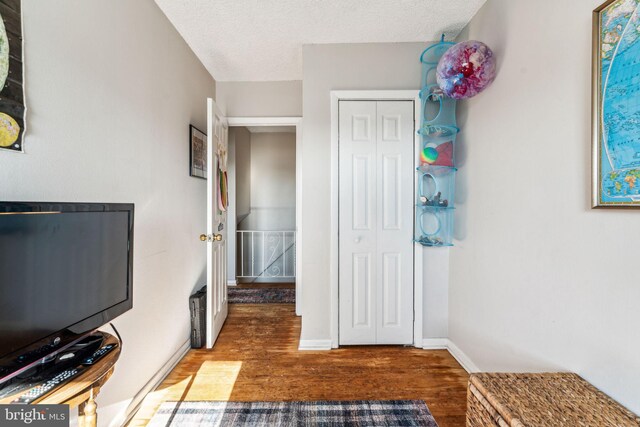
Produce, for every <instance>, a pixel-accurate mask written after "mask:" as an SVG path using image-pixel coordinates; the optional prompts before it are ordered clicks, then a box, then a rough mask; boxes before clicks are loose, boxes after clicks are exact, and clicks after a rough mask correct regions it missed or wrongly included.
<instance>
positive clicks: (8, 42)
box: [0, 0, 25, 152]
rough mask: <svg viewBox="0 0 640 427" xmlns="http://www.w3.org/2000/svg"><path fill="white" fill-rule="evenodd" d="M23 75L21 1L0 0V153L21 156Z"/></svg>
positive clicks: (23, 128) (22, 137) (22, 138)
mask: <svg viewBox="0 0 640 427" xmlns="http://www.w3.org/2000/svg"><path fill="white" fill-rule="evenodd" d="M22 74H23V73H22V17H21V10H20V0H0V151H7V150H8V151H13V152H23V147H22V142H23V140H24V130H25V105H24V87H23V80H22Z"/></svg>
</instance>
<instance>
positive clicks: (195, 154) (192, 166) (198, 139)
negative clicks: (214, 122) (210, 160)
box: [189, 125, 207, 179]
mask: <svg viewBox="0 0 640 427" xmlns="http://www.w3.org/2000/svg"><path fill="white" fill-rule="evenodd" d="M189 175H191V176H195V177H197V178H202V179H207V135H206V134H205V133H204V132H202V131H201V130H199V129H198V128H196V127H195V126H191V125H189Z"/></svg>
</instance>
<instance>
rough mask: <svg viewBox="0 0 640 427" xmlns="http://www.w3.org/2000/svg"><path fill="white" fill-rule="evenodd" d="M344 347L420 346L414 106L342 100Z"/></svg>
mask: <svg viewBox="0 0 640 427" xmlns="http://www.w3.org/2000/svg"><path fill="white" fill-rule="evenodd" d="M339 173H340V177H339V193H340V195H339V224H340V225H339V238H338V244H339V308H340V312H339V316H340V317H339V343H340V344H342V345H344V344H346V345H348V344H412V343H413V319H414V312H413V307H414V303H413V205H414V191H413V183H414V103H413V102H412V101H340V102H339Z"/></svg>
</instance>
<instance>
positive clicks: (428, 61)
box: [415, 0, 640, 246]
mask: <svg viewBox="0 0 640 427" xmlns="http://www.w3.org/2000/svg"><path fill="white" fill-rule="evenodd" d="M638 1H640V0H638ZM420 62H421V63H422V90H421V91H420V99H421V101H422V119H421V125H420V130H419V131H418V133H419V134H420V136H421V143H422V145H421V147H420V148H421V152H420V160H419V163H420V166H419V167H418V194H417V196H416V199H417V202H416V216H415V218H416V227H415V241H416V242H417V243H420V244H421V245H423V246H452V245H453V210H454V199H455V189H456V171H457V169H456V167H455V143H456V137H457V135H458V132H459V130H460V129H459V128H458V126H457V124H456V100H458V99H467V98H471V97H472V96H475V95H477V94H478V93H480V92H481V91H483V90H484V89H486V88H487V87H488V86H489V85H490V84H491V83H492V82H493V80H494V78H495V75H496V62H495V58H494V55H493V52H492V51H491V49H489V47H488V46H487V45H485V44H484V43H481V42H478V41H473V40H472V41H468V42H461V43H457V44H456V43H450V42H445V41H444V36H443V37H442V40H440V42H439V43H436V44H433V45H431V46H429V47H428V48H427V49H425V50H424V52H422V55H421V56H420Z"/></svg>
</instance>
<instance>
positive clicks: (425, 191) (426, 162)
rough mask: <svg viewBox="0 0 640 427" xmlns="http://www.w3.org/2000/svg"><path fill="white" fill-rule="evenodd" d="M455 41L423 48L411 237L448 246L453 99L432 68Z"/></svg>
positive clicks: (453, 170)
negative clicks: (414, 205) (420, 111)
mask: <svg viewBox="0 0 640 427" xmlns="http://www.w3.org/2000/svg"><path fill="white" fill-rule="evenodd" d="M454 44H455V43H450V42H445V41H444V37H443V38H442V40H441V41H440V42H439V43H436V44H433V45H431V46H429V47H428V48H427V49H425V51H424V52H422V55H421V56H420V62H421V63H422V89H421V91H420V99H421V103H422V119H421V123H420V129H419V130H418V133H419V134H420V137H421V138H420V140H421V151H420V160H419V164H420V167H418V171H417V173H418V186H417V192H418V194H417V197H416V227H415V241H416V242H418V243H420V244H422V245H423V246H452V242H453V209H454V206H453V201H454V196H455V181H456V168H455V156H454V153H455V143H456V136H457V135H458V131H459V129H458V127H457V125H456V100H455V99H453V98H449V97H447V96H445V95H444V94H443V92H442V89H440V87H439V86H438V84H437V81H436V68H437V67H438V62H439V60H440V58H441V57H442V56H443V55H444V53H445V52H446V51H447V50H448V49H449V48H450V47H451V46H453V45H454Z"/></svg>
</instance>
